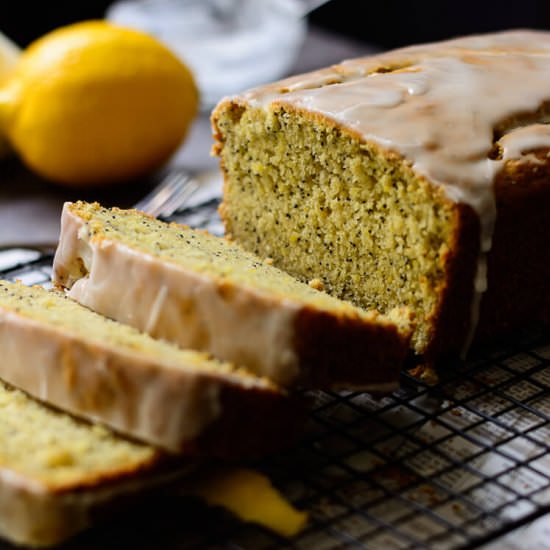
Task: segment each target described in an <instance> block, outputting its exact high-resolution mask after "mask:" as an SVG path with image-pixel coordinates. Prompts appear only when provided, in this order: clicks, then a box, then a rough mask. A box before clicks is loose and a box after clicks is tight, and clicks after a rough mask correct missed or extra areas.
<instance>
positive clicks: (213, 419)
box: [0, 281, 302, 457]
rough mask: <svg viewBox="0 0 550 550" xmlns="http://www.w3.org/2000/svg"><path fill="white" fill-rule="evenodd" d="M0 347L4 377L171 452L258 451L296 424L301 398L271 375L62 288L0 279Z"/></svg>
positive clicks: (284, 437)
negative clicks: (152, 330) (127, 320)
mask: <svg viewBox="0 0 550 550" xmlns="http://www.w3.org/2000/svg"><path fill="white" fill-rule="evenodd" d="M0 353H1V354H2V361H0V378H1V379H3V380H4V381H5V382H7V383H9V384H11V385H13V386H15V387H17V388H20V389H22V390H24V391H26V392H28V393H29V394H31V395H32V396H33V397H36V398H38V399H40V400H42V401H45V402H48V403H50V404H52V405H54V406H56V407H58V408H60V409H63V410H66V411H68V412H70V413H73V414H75V415H77V416H81V417H83V418H86V419H88V420H92V421H98V422H101V423H104V424H106V425H108V426H109V427H111V428H113V429H115V430H117V431H119V432H121V433H124V434H127V435H129V436H132V437H134V438H136V439H140V440H143V441H146V442H149V443H152V444H154V445H157V446H159V447H162V448H164V449H166V450H169V451H173V452H182V453H185V454H187V455H206V456H210V457H212V456H218V457H227V456H231V457H238V456H246V457H249V456H256V455H258V454H262V453H265V452H269V451H271V450H274V449H277V448H280V446H281V445H283V444H286V443H288V442H289V441H290V440H292V437H293V435H296V430H298V429H299V428H298V426H300V422H299V420H300V416H299V411H300V410H301V408H302V404H301V402H299V401H295V400H294V399H293V398H290V397H288V396H287V395H286V393H285V392H284V391H283V390H280V389H278V388H277V387H276V386H275V385H274V384H272V383H271V382H270V381H269V380H267V379H265V378H258V377H256V376H254V375H251V374H249V373H248V372H245V371H244V370H243V369H239V368H237V367H234V366H233V365H231V364H229V363H223V362H221V361H218V360H216V359H213V358H211V357H210V356H209V355H207V354H205V353H200V352H195V351H185V350H181V349H179V348H178V347H177V346H174V345H171V344H169V343H166V342H163V341H159V340H155V339H153V338H151V337H150V336H148V335H146V334H142V333H140V332H139V331H137V330H136V329H134V328H132V327H130V326H127V325H123V324H120V323H117V322H115V321H112V320H110V319H107V318H105V317H103V316H101V315H99V314H97V313H95V312H93V311H91V310H89V309H88V308H86V307H83V306H82V305H80V304H78V303H77V302H75V301H74V300H71V299H70V298H68V297H66V296H65V295H64V294H63V293H61V292H58V291H47V290H45V289H43V288H41V287H32V288H31V287H26V286H24V285H23V284H21V283H9V282H7V281H0ZM294 427H296V429H295V430H294V429H293V428H294ZM37 429H39V428H37ZM0 452H1V451H0Z"/></svg>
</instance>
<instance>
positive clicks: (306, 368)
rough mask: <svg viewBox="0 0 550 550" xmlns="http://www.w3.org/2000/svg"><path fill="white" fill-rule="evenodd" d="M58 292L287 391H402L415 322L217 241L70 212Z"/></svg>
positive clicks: (131, 220)
mask: <svg viewBox="0 0 550 550" xmlns="http://www.w3.org/2000/svg"><path fill="white" fill-rule="evenodd" d="M54 282H55V283H56V284H57V285H59V286H62V287H65V288H67V289H68V295H69V296H71V297H72V298H74V299H76V300H77V301H79V302H81V303H82V304H84V305H86V306H88V307H90V308H91V309H93V310H95V311H98V312H99V313H101V314H103V315H106V316H107V317H110V318H113V319H116V320H118V321H121V322H124V323H128V324H130V325H133V326H135V327H137V328H139V329H140V330H143V331H145V332H148V333H150V334H151V335H152V336H154V337H155V338H160V339H165V340H169V341H172V342H175V343H177V344H178V345H180V346H181V347H184V348H193V349H200V350H205V351H208V352H211V353H212V354H213V355H215V356H216V357H219V358H221V359H224V360H229V361H232V362H234V363H236V364H239V365H243V366H244V367H246V368H248V369H249V370H251V371H253V372H255V373H257V374H261V375H264V376H267V377H269V378H270V379H272V380H274V381H276V382H277V383H280V384H282V385H292V384H302V385H306V386H310V387H311V386H327V385H328V386H330V385H332V386H344V385H345V386H360V387H363V388H368V389H371V390H373V391H374V390H376V391H389V390H391V389H393V388H394V387H395V386H396V384H397V382H398V377H399V371H400V369H401V367H402V365H403V362H404V359H405V355H406V354H407V350H408V340H409V334H410V326H409V325H410V316H409V313H408V312H407V311H404V310H395V311H392V312H390V313H389V314H388V315H387V316H382V315H379V314H378V313H376V312H365V311H363V310H361V309H359V308H356V307H354V306H352V305H351V304H348V303H345V302H343V301H341V300H338V299H336V298H333V297H331V296H329V295H327V294H326V293H324V292H321V291H319V290H316V289H314V288H312V287H310V286H309V285H307V284H304V283H301V282H299V281H297V280H296V279H295V278H294V277H291V276H290V275H288V274H286V273H284V272H282V271H281V270H279V269H276V268H274V267H273V266H271V265H269V264H268V263H266V262H262V261H261V260H260V259H259V258H257V257H256V256H255V255H253V254H250V253H248V252H245V251H244V250H243V249H242V248H241V247H239V246H238V245H235V244H232V243H230V242H228V241H227V240H226V239H223V238H219V237H215V236H213V235H210V234H208V233H206V232H202V231H197V230H193V229H190V228H187V227H184V226H181V225H178V224H167V223H165V222H162V221H159V220H157V219H154V218H152V217H150V216H147V215H146V214H143V213H141V212H138V211H135V210H121V209H117V208H113V209H106V208H103V207H101V206H100V205H98V204H91V203H84V202H77V203H67V204H66V205H65V207H64V209H63V214H62V221H61V236H60V239H59V245H58V247H57V250H56V254H55V259H54Z"/></svg>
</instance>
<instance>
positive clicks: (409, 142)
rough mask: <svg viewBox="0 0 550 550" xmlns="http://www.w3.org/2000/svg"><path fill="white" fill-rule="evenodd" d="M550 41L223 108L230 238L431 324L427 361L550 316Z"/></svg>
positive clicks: (336, 71)
mask: <svg viewBox="0 0 550 550" xmlns="http://www.w3.org/2000/svg"><path fill="white" fill-rule="evenodd" d="M549 120H550V33H548V32H536V31H510V32H503V33H496V34H488V35H478V36H470V37H464V38H459V39H455V40H450V41H446V42H441V43H436V44H428V45H420V46H412V47H409V48H404V49H400V50H395V51H391V52H387V53H383V54H380V55H374V56H371V57H365V58H360V59H353V60H348V61H344V62H343V63H341V64H339V65H336V66H332V67H329V68H326V69H322V70H319V71H315V72H311V73H308V74H304V75H299V76H295V77H291V78H289V79H286V80H283V81H280V82H276V83H273V84H269V85H265V86H261V87H258V88H255V89H252V90H249V91H247V92H243V93H242V94H239V95H237V96H235V97H230V98H224V99H223V100H222V101H221V102H220V103H219V104H218V106H217V107H216V108H215V110H214V111H213V114H212V125H213V131H214V138H215V140H216V143H215V145H214V153H215V154H217V155H219V157H220V160H221V167H222V170H223V174H224V179H225V183H224V194H223V202H222V204H221V207H220V214H221V217H222V219H223V221H224V224H225V229H226V234H227V236H228V237H230V238H231V239H233V240H234V241H236V242H238V243H239V244H241V245H242V246H243V247H244V248H246V249H247V250H249V251H251V252H254V253H256V254H258V255H259V256H262V257H270V258H272V259H273V261H274V263H275V265H276V266H279V267H281V268H282V269H284V270H286V271H288V272H289V273H291V274H293V275H295V276H296V277H298V278H300V279H301V280H303V281H307V280H310V279H313V278H315V279H319V280H321V281H322V282H323V283H324V286H325V288H326V290H327V292H329V293H330V294H332V295H335V296H337V297H340V298H343V299H346V300H349V301H351V302H353V303H355V304H357V305H359V306H361V307H363V308H366V309H370V308H376V309H378V310H379V311H381V312H382V313H384V312H387V311H389V310H390V309H392V308H395V307H399V306H402V305H406V306H408V307H410V308H411V309H412V310H413V311H414V313H415V315H416V329H415V332H414V334H413V337H412V348H413V350H414V351H415V353H416V354H418V355H420V356H421V357H424V358H425V359H430V360H435V359H436V358H438V357H442V356H444V355H446V354H453V355H454V354H464V353H465V352H466V350H467V349H468V346H469V345H470V343H471V342H472V340H473V338H474V336H475V338H476V339H478V340H479V339H480V338H482V337H488V336H489V335H491V334H495V333H496V332H501V331H503V330H507V329H511V328H513V327H515V326H517V325H520V324H524V323H526V322H531V321H533V320H536V319H538V320H543V321H548V319H549V311H550V293H549V292H548V281H549V280H550V267H549V265H550V262H549V256H548V243H549V242H550V238H549V237H550V230H549V227H550V223H549V215H548V212H550V161H549V158H548V157H549V150H550V125H548V121H549Z"/></svg>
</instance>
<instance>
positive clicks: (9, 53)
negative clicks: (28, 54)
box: [0, 32, 20, 158]
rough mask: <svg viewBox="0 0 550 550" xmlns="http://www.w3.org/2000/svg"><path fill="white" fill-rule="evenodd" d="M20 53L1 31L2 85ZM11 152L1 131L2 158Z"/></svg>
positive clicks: (0, 73)
mask: <svg viewBox="0 0 550 550" xmlns="http://www.w3.org/2000/svg"><path fill="white" fill-rule="evenodd" d="M19 54H20V50H19V48H18V47H17V46H16V45H15V44H14V43H13V42H11V40H9V39H8V38H7V37H6V36H4V35H3V34H2V33H1V32H0V86H1V85H2V83H3V81H5V80H6V79H7V77H8V75H9V74H10V73H11V72H12V71H13V68H14V67H15V65H16V64H17V60H18V59H19ZM9 152H10V148H9V144H8V142H7V141H6V138H5V137H4V136H3V135H1V133H0V158H2V157H4V156H7V155H8V153H9Z"/></svg>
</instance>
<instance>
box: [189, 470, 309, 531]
mask: <svg viewBox="0 0 550 550" xmlns="http://www.w3.org/2000/svg"><path fill="white" fill-rule="evenodd" d="M183 492H184V493H185V494H190V495H194V496H196V497H198V498H199V499H201V500H203V501H204V502H205V503H206V504H208V505H210V506H219V507H222V508H224V509H226V510H228V511H229V512H231V513H232V514H233V515H235V516H236V517H237V518H239V519H240V520H242V521H247V522H253V523H257V524H258V525H261V526H262V527H265V528H267V529H270V530H272V531H274V532H276V533H278V534H279V535H282V536H284V537H292V536H294V535H296V534H298V533H299V532H300V531H301V530H302V529H303V528H304V527H305V525H306V524H307V521H308V516H307V514H306V513H305V512H302V511H300V510H297V509H296V508H294V507H293V506H292V505H291V504H290V503H289V502H288V501H287V500H285V498H284V497H283V496H282V495H281V493H279V491H277V489H275V487H273V485H272V484H271V482H270V480H269V479H268V478H267V477H266V476H264V475H263V474H261V473H260V472H257V471H255V470H251V469H248V468H240V467H230V466H225V467H220V468H217V469H211V470H207V471H206V472H203V474H202V475H201V474H200V473H199V474H198V475H197V476H196V477H194V478H193V479H190V480H187V482H186V483H185V484H184V486H183Z"/></svg>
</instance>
